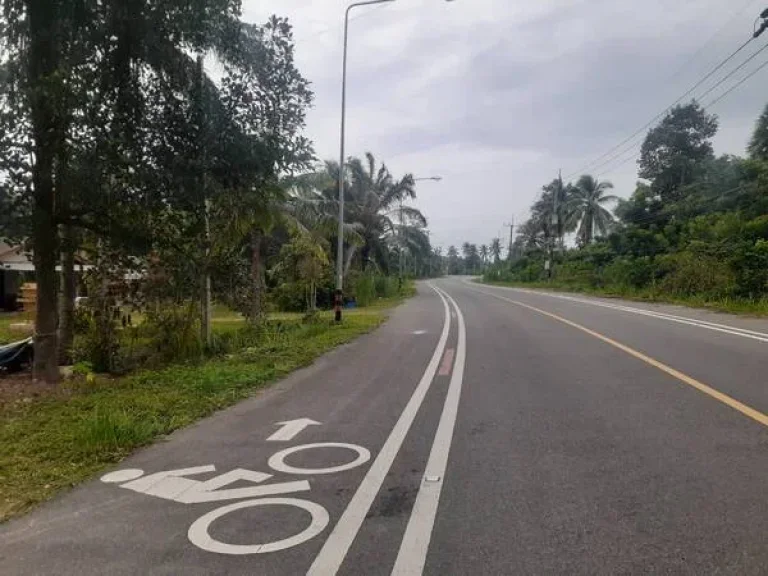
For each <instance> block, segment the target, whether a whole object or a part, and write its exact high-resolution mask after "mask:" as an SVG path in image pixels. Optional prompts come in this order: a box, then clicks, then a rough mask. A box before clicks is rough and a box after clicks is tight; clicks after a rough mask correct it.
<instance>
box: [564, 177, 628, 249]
mask: <svg viewBox="0 0 768 576" xmlns="http://www.w3.org/2000/svg"><path fill="white" fill-rule="evenodd" d="M611 188H613V184H611V183H610V182H608V181H602V182H600V181H599V180H597V179H596V178H594V177H593V176H590V175H589V174H585V175H583V176H582V177H581V178H579V181H578V182H577V183H576V188H575V190H574V192H573V195H572V197H571V199H570V201H569V212H570V213H571V219H572V222H574V223H575V222H578V223H579V225H578V227H579V228H578V233H577V236H578V239H579V243H580V244H581V245H582V246H586V245H588V244H590V243H591V242H592V239H593V238H594V237H595V235H598V234H599V235H604V234H605V233H606V232H607V231H608V229H609V228H610V226H611V224H612V223H613V221H614V217H613V214H612V213H611V212H610V211H609V210H608V209H606V208H605V207H604V206H603V205H604V204H607V203H608V202H614V201H616V200H618V198H617V197H616V196H613V195H607V194H605V192H606V190H610V189H611Z"/></svg>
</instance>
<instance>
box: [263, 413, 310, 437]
mask: <svg viewBox="0 0 768 576" xmlns="http://www.w3.org/2000/svg"><path fill="white" fill-rule="evenodd" d="M277 424H278V426H280V427H281V428H280V429H279V430H278V431H277V432H275V433H274V434H272V436H270V437H269V438H267V442H289V441H291V440H293V439H294V438H295V437H296V436H298V435H299V434H300V433H301V432H302V431H303V430H304V428H306V427H307V426H319V425H320V422H315V421H314V420H310V419H309V418H298V419H296V420H288V421H287V422H278V423H277Z"/></svg>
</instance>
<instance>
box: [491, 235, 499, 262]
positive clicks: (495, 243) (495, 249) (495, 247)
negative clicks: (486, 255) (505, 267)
mask: <svg viewBox="0 0 768 576" xmlns="http://www.w3.org/2000/svg"><path fill="white" fill-rule="evenodd" d="M490 252H491V256H493V264H494V265H496V266H498V264H499V263H500V262H501V238H494V239H493V240H491V248H490Z"/></svg>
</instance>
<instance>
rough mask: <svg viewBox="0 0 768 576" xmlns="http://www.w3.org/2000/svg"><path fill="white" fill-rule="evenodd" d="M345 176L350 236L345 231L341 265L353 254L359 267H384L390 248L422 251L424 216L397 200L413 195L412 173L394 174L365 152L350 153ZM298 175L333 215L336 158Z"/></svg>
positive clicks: (349, 261)
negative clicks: (361, 154)
mask: <svg viewBox="0 0 768 576" xmlns="http://www.w3.org/2000/svg"><path fill="white" fill-rule="evenodd" d="M346 179H347V183H346V188H345V195H344V221H345V223H346V225H347V226H348V227H349V232H348V233H350V236H349V237H346V236H345V240H346V241H347V242H348V243H349V245H348V246H347V248H346V251H345V253H346V258H345V263H344V267H345V270H348V269H349V268H350V266H351V264H352V261H353V260H354V259H355V258H358V259H359V264H360V267H361V268H362V269H366V268H367V267H368V266H370V265H372V264H373V265H375V266H377V267H378V268H379V269H382V270H385V271H388V270H389V268H390V255H391V252H392V251H393V250H403V251H404V252H407V253H410V254H411V255H414V254H416V253H419V254H421V253H423V252H424V251H425V247H426V246H428V244H429V238H428V237H427V235H426V233H425V231H424V230H425V228H426V226H427V219H426V217H425V216H424V215H423V214H422V213H421V211H419V210H418V209H416V208H413V207H411V206H403V205H402V202H403V201H405V200H408V199H413V198H416V191H415V184H414V179H413V175H411V174H406V175H405V176H403V177H402V178H401V179H400V180H395V179H394V177H393V176H392V174H391V173H390V172H389V170H388V169H387V167H386V166H385V165H383V164H381V165H380V166H377V163H376V160H375V158H374V156H373V154H371V153H370V152H368V153H367V154H366V155H365V162H363V161H362V160H360V159H359V158H350V159H349V161H348V164H347V170H346ZM303 181H304V184H305V187H308V188H311V189H313V190H315V191H316V193H317V195H318V200H317V204H318V207H319V209H320V210H321V212H324V213H325V214H326V215H327V216H328V217H330V218H335V217H336V215H337V214H338V212H339V203H338V190H339V185H338V182H339V164H338V162H333V161H328V162H326V163H325V166H324V167H323V169H322V170H320V171H318V172H315V173H310V174H307V175H305V176H304V177H303ZM351 232H354V234H351ZM358 249H359V250H358Z"/></svg>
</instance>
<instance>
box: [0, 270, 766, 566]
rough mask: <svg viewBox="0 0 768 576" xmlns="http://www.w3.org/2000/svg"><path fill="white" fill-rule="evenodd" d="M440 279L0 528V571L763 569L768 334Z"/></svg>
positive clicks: (754, 323) (637, 308)
mask: <svg viewBox="0 0 768 576" xmlns="http://www.w3.org/2000/svg"><path fill="white" fill-rule="evenodd" d="M433 284H434V285H435V286H436V287H437V288H438V289H439V291H440V292H438V291H436V290H433V289H432V288H431V287H430V286H429V285H428V284H426V283H424V284H422V285H421V286H420V290H419V295H418V296H417V297H416V298H414V299H412V300H411V301H409V302H408V303H406V304H405V305H403V306H401V307H400V308H398V309H397V310H396V311H395V312H394V314H393V316H392V318H391V319H390V321H389V322H388V323H387V324H386V325H385V326H384V327H383V328H381V329H380V330H378V331H377V332H375V333H373V334H370V335H368V336H365V337H363V338H361V339H359V340H358V341H356V342H354V343H353V344H350V345H348V346H345V347H342V348H340V349H338V350H336V351H334V352H332V353H331V354H329V355H327V356H325V357H324V358H322V359H321V360H320V361H319V362H317V363H316V364H315V365H313V366H312V367H310V368H308V369H306V370H302V371H300V372H297V373H296V374H294V375H292V376H291V377H289V378H288V379H286V380H284V381H283V382H281V383H279V384H278V385H277V386H275V387H273V388H272V389H270V390H268V391H267V392H265V393H263V394H261V395H259V396H257V397H255V398H253V399H251V400H249V401H246V402H244V403H242V404H240V405H238V406H236V407H234V408H232V409H230V410H227V411H224V412H221V413H219V414H217V415H215V416H214V417H212V418H209V419H207V420H205V421H202V422H200V423H199V424H197V425H195V426H193V427H190V428H188V429H186V430H183V431H180V432H178V433H175V434H173V435H171V436H170V437H169V438H167V439H166V440H165V441H163V442H161V443H159V444H157V445H155V446H153V447H150V448H148V449H146V450H143V451H141V452H139V453H138V454H136V455H135V456H133V457H132V458H130V459H128V460H126V461H125V462H123V463H122V464H121V465H120V466H119V467H118V468H116V469H115V470H113V471H111V472H109V473H108V474H107V475H105V476H104V477H102V478H101V479H95V480H94V481H92V482H89V483H86V484H84V485H82V486H80V487H79V488H77V489H75V490H73V491H71V492H70V493H68V494H65V495H63V496H62V497H60V498H58V499H56V500H54V501H53V502H50V503H48V504H46V505H44V506H41V507H40V508H38V509H37V510H36V511H34V512H32V513H30V514H28V515H27V516H25V517H23V518H20V519H17V520H15V521H12V522H8V523H6V524H4V525H2V526H0V567H1V568H0V572H2V573H3V574H73V575H74V574H77V575H86V574H110V575H113V574H115V575H120V574H141V575H144V574H185V575H187V574H189V575H194V574H267V575H271V574H275V575H294V574H305V573H309V574H314V575H326V574H335V573H339V574H349V575H378V574H422V573H424V574H435V575H445V574H459V575H473V576H474V575H485V574H488V575H502V574H696V575H701V574H738V575H749V574H768V538H767V536H768V458H766V451H767V449H768V416H766V414H767V413H768V357H767V356H766V350H768V322H765V321H760V320H747V319H741V318H734V317H730V316H724V315H718V314H712V313H708V312H700V311H694V310H687V309H681V308H677V307H670V306H651V305H641V304H635V303H626V302H621V301H617V300H602V299H595V298H586V297H581V296H576V297H572V296H563V295H556V294H548V293H541V292H530V291H518V290H511V289H506V288H496V287H489V286H482V285H477V284H471V283H468V282H467V281H465V280H462V279H454V278H449V279H443V280H439V281H436V282H434V283H433ZM304 419H311V422H308V421H306V420H304ZM281 422H289V424H285V425H282V424H280V423H281ZM164 472H165V473H167V472H170V474H161V473H164Z"/></svg>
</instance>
